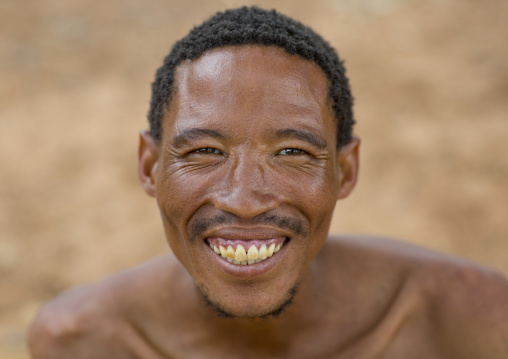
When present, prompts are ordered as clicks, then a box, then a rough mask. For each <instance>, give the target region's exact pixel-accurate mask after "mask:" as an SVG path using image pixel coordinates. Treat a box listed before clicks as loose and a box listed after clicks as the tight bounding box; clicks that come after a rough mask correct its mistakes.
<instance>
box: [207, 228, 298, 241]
mask: <svg viewBox="0 0 508 359" xmlns="http://www.w3.org/2000/svg"><path fill="white" fill-rule="evenodd" d="M290 236H291V233H290V231H288V230H283V229H280V228H273V227H267V226H253V227H250V226H227V227H218V228H214V229H213V230H210V231H207V232H206V233H205V235H204V238H205V239H206V238H211V237H217V238H224V239H238V240H244V241H246V240H256V239H257V240H262V239H272V238H279V237H290Z"/></svg>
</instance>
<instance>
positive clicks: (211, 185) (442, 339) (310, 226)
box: [30, 8, 508, 359]
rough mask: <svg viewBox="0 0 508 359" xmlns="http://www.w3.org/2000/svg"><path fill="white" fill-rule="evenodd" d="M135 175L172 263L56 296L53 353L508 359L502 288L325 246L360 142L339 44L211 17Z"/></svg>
mask: <svg viewBox="0 0 508 359" xmlns="http://www.w3.org/2000/svg"><path fill="white" fill-rule="evenodd" d="M149 120H150V131H142V132H141V136H140V145H139V177H140V180H141V183H142V185H143V187H144V189H145V191H146V192H147V193H148V194H149V195H150V196H153V197H155V199H156V200H157V203H158V206H159V209H160V213H161V217H162V222H163V225H164V229H165V233H166V237H167V240H168V243H169V245H170V247H171V249H172V254H170V255H167V256H165V257H162V258H159V259H156V260H154V261H152V262H149V263H147V264H145V265H143V266H141V267H138V268H134V269H132V270H130V271H127V272H124V273H120V274H118V275H116V276H113V277H111V278H109V279H106V280H104V281H102V282H99V283H96V284H91V285H88V286H85V287H82V288H78V289H75V290H72V291H70V292H68V293H65V294H63V295H62V296H60V297H59V298H57V299H55V300H53V301H52V302H50V303H48V304H47V305H46V306H45V307H44V308H43V309H42V310H41V312H40V313H39V315H38V317H37V319H36V320H35V322H34V324H33V326H32V328H31V332H30V347H31V350H32V353H33V357H34V358H36V359H38V358H40V359H45V358H48V359H50V358H76V359H79V358H119V359H121V358H150V359H152V358H345V359H346V358H347V359H353V358H357V359H371V358H390V359H397V358H401V359H406V358H425V359H429V358H456V359H468V358H471V359H480V358H489V359H497V358H499V359H501V358H508V285H507V282H506V280H505V279H504V278H503V277H502V276H500V275H499V274H496V273H494V272H493V271H491V270H488V269H486V268H482V267H480V266H478V265H475V264H472V263H470V262H467V261H465V260H463V259H460V258H455V257H452V256H448V255H444V254H439V253H435V252H431V251H428V250H425V249H422V248H418V247H414V246H410V245H406V244H402V243H400V242H397V241H393V240H388V239H383V238H371V237H348V236H341V237H331V236H329V235H328V230H329V226H330V221H331V217H332V212H333V209H334V207H335V203H336V201H337V199H342V198H344V197H346V196H347V195H348V194H349V193H350V192H351V190H352V189H353V187H354V185H355V182H356V178H357V174H358V149H359V140H358V139H357V138H356V137H354V136H352V125H353V122H354V121H353V118H352V97H351V94H350V91H349V85H348V81H347V78H346V77H345V72H344V68H343V67H342V64H341V62H340V61H339V59H338V57H337V55H336V53H335V51H334V50H333V49H332V48H331V47H330V46H329V45H328V44H327V43H326V42H325V41H324V40H323V39H322V38H321V37H319V36H318V35H317V34H315V33H314V32H313V31H312V30H310V29H309V28H306V27H304V26H303V25H301V24H300V23H298V22H295V21H293V20H291V19H289V18H287V17H285V16H283V15H280V14H278V13H276V12H274V11H272V12H268V11H264V10H261V9H258V8H241V9H237V10H230V11H226V12H224V13H219V14H217V15H215V16H214V17H212V18H211V19H210V20H208V21H207V22H205V23H204V24H202V25H201V26H199V27H196V28H194V29H193V30H192V31H191V32H190V33H189V35H187V36H186V37H185V38H184V39H183V40H181V41H180V42H178V43H177V44H176V45H175V46H174V47H173V49H172V51H171V53H170V54H169V55H168V57H167V58H166V59H165V62H164V64H163V66H162V67H161V68H160V69H159V70H158V72H157V76H156V80H155V82H154V84H153V94H152V103H151V109H150V113H149Z"/></svg>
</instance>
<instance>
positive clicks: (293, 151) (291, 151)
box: [277, 148, 306, 156]
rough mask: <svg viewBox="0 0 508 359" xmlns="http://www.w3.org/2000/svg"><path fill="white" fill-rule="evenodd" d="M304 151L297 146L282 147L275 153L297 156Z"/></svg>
mask: <svg viewBox="0 0 508 359" xmlns="http://www.w3.org/2000/svg"><path fill="white" fill-rule="evenodd" d="M305 153H306V152H305V151H304V150H300V149H298V148H284V149H283V150H280V151H279V152H278V153H277V154H278V155H286V156H298V155H303V154H305Z"/></svg>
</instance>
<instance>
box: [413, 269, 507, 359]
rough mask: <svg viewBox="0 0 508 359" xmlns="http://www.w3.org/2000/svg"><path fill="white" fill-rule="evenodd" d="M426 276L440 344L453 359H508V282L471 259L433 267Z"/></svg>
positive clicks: (424, 279)
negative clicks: (470, 260)
mask: <svg viewBox="0 0 508 359" xmlns="http://www.w3.org/2000/svg"><path fill="white" fill-rule="evenodd" d="M422 274H424V275H425V277H424V278H420V281H421V282H422V286H424V287H425V289H426V291H427V293H428V297H429V308H430V313H432V314H433V318H434V320H433V324H434V326H435V328H436V336H435V338H436V340H437V342H438V343H439V345H440V347H441V348H442V350H443V352H444V353H446V354H447V357H450V358H459V357H460V358H464V359H468V358H471V359H474V358H486V357H488V358H492V359H498V358H499V359H501V358H503V359H507V358H508V281H507V280H506V278H505V277H504V276H503V275H501V274H500V273H498V272H496V271H494V270H493V269H490V268H486V267H483V266H480V265H478V264H474V263H471V262H469V261H465V260H452V261H449V262H443V263H437V264H433V265H430V266H429V267H428V268H426V270H425V271H424V272H423V273H422Z"/></svg>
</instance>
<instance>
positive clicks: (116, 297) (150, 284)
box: [28, 255, 176, 359]
mask: <svg viewBox="0 0 508 359" xmlns="http://www.w3.org/2000/svg"><path fill="white" fill-rule="evenodd" d="M172 258H173V257H172V255H169V256H164V257H161V258H157V259H155V260H152V261H149V262H147V263H145V264H143V265H141V266H138V267H135V268H133V269H130V270H127V271H124V272H120V273H118V274H115V275H113V276H111V277H108V278H106V279H104V280H102V281H100V282H97V283H93V284H88V285H84V286H81V287H78V288H75V289H71V290H69V291H67V292H64V293H63V294H61V295H60V296H58V297H57V298H55V299H53V300H51V301H50V302H48V303H47V304H45V305H44V306H43V307H42V308H41V309H40V311H39V313H38V314H37V316H36V318H35V320H34V322H33V323H32V325H31V327H30V330H29V338H28V341H29V347H30V351H31V353H32V357H33V358H34V359H39V358H40V359H45V358H48V359H49V358H51V359H53V358H55V359H56V358H71V357H72V358H76V359H79V358H90V357H115V358H124V357H125V358H131V357H132V356H133V353H134V352H135V351H136V350H139V347H140V345H141V346H142V343H138V342H140V341H141V338H139V336H138V335H137V334H138V333H137V329H136V323H133V321H132V320H130V318H129V316H128V312H129V309H130V307H132V305H133V303H137V302H140V301H142V299H141V298H142V296H149V297H150V298H152V299H154V300H156V298H154V297H156V295H157V291H156V290H155V289H156V288H157V287H158V286H159V284H160V283H162V282H167V279H168V277H170V276H171V272H172V271H173V270H174V268H176V265H175V260H173V259H172Z"/></svg>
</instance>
